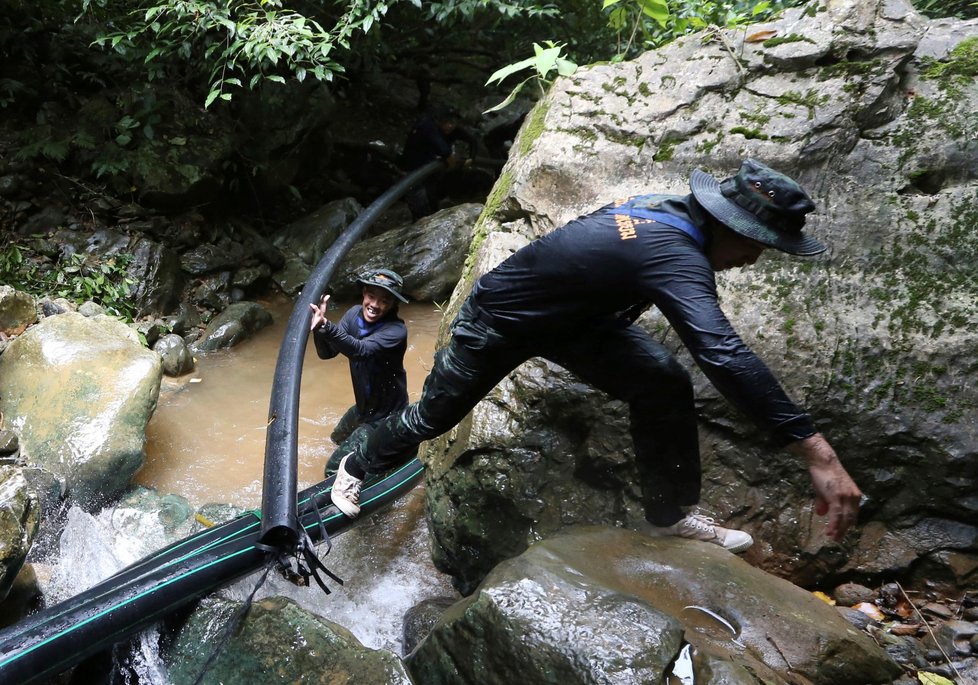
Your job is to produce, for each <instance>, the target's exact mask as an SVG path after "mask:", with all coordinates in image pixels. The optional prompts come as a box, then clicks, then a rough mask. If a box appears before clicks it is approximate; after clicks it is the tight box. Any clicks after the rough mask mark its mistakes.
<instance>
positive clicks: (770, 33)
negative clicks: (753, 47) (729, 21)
mask: <svg viewBox="0 0 978 685" xmlns="http://www.w3.org/2000/svg"><path fill="white" fill-rule="evenodd" d="M776 35H778V32H777V31H774V30H770V29H769V30H767V31H758V32H757V33H752V34H750V35H749V36H747V37H746V38H744V42H745V43H763V42H764V41H766V40H768V39H769V38H774V37H775V36H776Z"/></svg>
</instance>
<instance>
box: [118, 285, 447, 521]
mask: <svg viewBox="0 0 978 685" xmlns="http://www.w3.org/2000/svg"><path fill="white" fill-rule="evenodd" d="M262 304H263V305H264V306H265V307H266V308H267V309H268V310H269V311H270V312H271V313H272V316H273V318H274V323H273V324H272V325H271V326H269V327H267V328H265V329H263V330H261V331H259V332H258V334H256V335H255V336H254V337H253V338H251V339H249V340H247V341H245V342H244V343H241V344H239V345H237V346H235V347H233V348H231V349H229V350H219V351H215V352H209V353H206V354H202V355H199V356H198V359H197V366H196V369H195V371H194V372H193V373H191V374H187V375H185V376H183V377H181V378H177V379H171V378H164V380H163V385H162V387H161V389H160V400H159V404H158V406H157V409H156V411H155V412H154V414H153V417H152V419H151V420H150V422H149V425H148V426H147V429H146V462H145V463H144V465H143V468H142V469H140V471H139V472H138V473H137V474H136V478H135V480H136V483H137V484H139V485H144V486H147V487H152V488H155V489H157V490H158V491H160V492H162V493H176V494H179V495H182V496H184V497H186V498H187V499H188V500H190V502H191V504H193V505H194V506H197V507H199V506H201V505H203V504H207V503H209V502H227V503H231V504H235V505H238V506H242V507H247V508H258V507H260V506H261V490H262V474H263V471H264V459H265V435H266V421H267V418H268V403H269V397H270V393H271V386H272V378H273V376H274V372H275V364H276V362H277V359H278V351H279V346H280V345H281V342H282V339H283V336H284V333H285V328H286V324H287V323H288V319H289V316H290V315H291V313H292V302H291V300H289V299H288V298H285V297H281V298H275V299H273V300H269V301H262ZM352 304H353V302H349V301H348V302H343V303H338V304H337V305H336V306H335V307H334V308H331V309H330V313H329V318H330V320H332V321H334V322H336V321H339V319H340V317H341V316H342V315H343V313H344V312H346V310H347V309H348V308H349V307H350V306H351V305H352ZM400 316H401V318H402V319H404V321H405V323H406V324H407V327H408V351H407V354H406V355H405V358H404V366H405V368H406V369H407V379H408V393H409V399H410V400H411V401H414V400H416V399H417V398H418V397H419V396H420V393H421V387H422V384H423V382H424V378H425V376H426V375H427V373H428V370H429V369H430V368H431V363H432V355H433V354H434V349H435V339H436V337H437V334H438V326H439V324H440V321H441V312H440V311H439V310H438V308H437V307H435V305H433V304H426V303H411V304H407V305H401V308H400ZM352 404H353V388H352V386H351V384H350V369H349V365H348V363H347V361H346V358H345V357H342V356H340V357H337V358H335V359H331V360H325V361H324V360H321V359H319V358H318V357H317V356H316V350H315V347H314V346H313V344H312V339H311V338H310V339H309V341H308V345H307V348H306V354H305V359H304V362H303V369H302V381H301V385H300V402H299V432H298V478H299V488H300V489H302V488H304V487H307V486H309V485H313V484H314V483H317V482H319V481H320V480H322V478H323V466H324V464H325V463H326V460H327V459H328V458H329V455H330V454H331V453H332V451H333V449H334V447H335V445H334V444H333V442H332V441H331V440H330V439H329V435H330V433H331V432H332V430H333V426H334V425H335V424H336V422H337V421H338V420H339V418H340V417H341V416H342V415H343V413H344V412H345V411H346V410H347V409H348V408H349V407H350V405H352Z"/></svg>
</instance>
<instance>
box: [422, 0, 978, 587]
mask: <svg viewBox="0 0 978 685" xmlns="http://www.w3.org/2000/svg"><path fill="white" fill-rule="evenodd" d="M976 29H978V22H976V21H970V22H958V21H950V20H945V21H940V22H938V21H933V22H931V21H927V20H925V19H923V18H922V17H921V16H920V15H918V14H917V13H916V12H915V11H914V10H913V9H912V7H911V6H910V5H909V4H908V3H907V2H905V1H904V0H831V1H830V2H828V3H823V4H814V3H813V4H810V5H807V6H805V7H801V8H797V9H794V10H789V11H787V12H785V14H784V16H783V18H781V19H778V20H777V21H773V22H771V23H769V24H765V25H762V26H752V27H748V28H747V29H746V30H745V29H736V30H717V31H712V32H710V33H703V34H697V35H692V36H688V37H686V38H683V39H681V40H678V41H676V42H674V43H672V44H670V45H667V46H665V47H664V48H662V49H660V50H657V51H653V52H648V53H646V54H644V55H642V56H641V57H639V58H638V59H636V60H634V61H631V62H626V63H622V64H609V65H599V66H594V67H589V68H585V69H582V70H580V71H579V72H578V73H576V74H574V75H573V76H571V77H568V78H563V79H559V80H558V81H557V82H556V83H555V84H554V87H553V88H552V89H551V90H550V92H549V93H548V95H547V96H546V97H545V98H544V99H543V100H541V102H539V103H538V105H537V106H536V108H535V109H534V110H533V111H532V112H531V113H530V115H529V117H528V118H527V121H526V123H525V124H524V127H523V129H522V130H521V132H520V134H519V136H518V138H517V140H516V141H515V144H514V146H513V148H512V153H511V158H510V161H509V162H508V164H507V166H506V167H505V168H504V169H503V172H502V174H501V177H500V180H499V182H498V183H497V186H496V189H495V191H494V193H493V195H492V197H491V199H490V201H489V202H488V204H487V207H486V210H485V211H484V213H483V214H482V216H481V218H480V220H479V223H478V225H477V226H476V229H475V230H476V235H477V236H478V239H477V240H476V241H475V242H474V245H477V247H478V249H477V250H475V252H474V254H473V255H472V258H471V263H472V265H473V267H472V269H471V270H470V271H469V272H468V273H467V274H466V278H465V280H464V282H463V283H461V284H460V286H459V288H457V289H456V291H455V293H454V294H453V298H452V302H451V303H450V305H449V306H448V308H447V311H446V316H447V317H451V316H453V315H454V313H455V311H456V310H457V307H458V306H459V304H460V302H461V300H462V298H463V297H464V296H465V295H466V294H467V293H468V291H469V289H470V288H471V284H472V282H473V281H474V279H475V278H476V277H478V276H479V275H481V274H482V273H484V272H485V271H487V270H488V269H490V268H492V267H493V266H495V265H496V264H498V263H499V262H500V261H501V260H502V259H504V258H505V257H506V256H507V255H508V254H510V253H511V252H512V251H513V250H514V249H517V248H518V247H519V246H521V245H522V244H525V243H526V242H527V241H529V240H532V239H533V238H536V237H538V236H540V235H544V234H546V233H548V232H549V231H551V230H553V229H554V228H556V227H558V226H560V225H562V224H563V223H565V222H566V221H567V220H569V219H572V218H573V217H575V216H577V215H580V214H582V213H584V212H587V211H589V210H592V209H595V208H597V207H599V206H601V205H603V204H605V203H607V202H609V201H611V200H613V199H615V198H618V197H623V196H628V195H634V194H640V193H648V192H660V193H677V194H684V193H686V192H688V178H689V174H690V172H691V171H692V169H694V168H697V167H699V168H702V169H704V170H706V171H708V172H711V173H713V174H715V175H717V176H718V177H724V176H727V175H730V174H731V173H733V172H734V171H735V170H736V169H737V167H738V166H739V164H740V162H741V160H742V159H743V158H745V157H755V158H758V159H760V160H762V161H764V162H766V163H768V164H770V165H771V166H773V167H775V168H777V169H779V170H782V171H784V172H786V173H788V174H791V175H793V176H794V177H796V178H798V179H799V180H800V181H801V183H802V184H803V185H804V186H805V187H806V188H807V189H809V191H810V192H811V193H812V195H813V197H814V198H815V200H816V202H817V204H818V207H819V211H818V213H817V215H816V216H815V217H814V218H813V219H812V221H811V222H810V224H809V225H810V230H811V231H812V232H813V233H814V234H815V235H816V236H818V237H820V238H821V239H823V240H825V242H827V243H828V244H829V246H830V249H829V251H828V252H827V253H826V254H824V255H822V256H821V257H819V258H816V259H813V260H808V261H803V260H799V259H793V258H788V257H787V256H784V255H779V254H770V255H766V256H765V257H764V258H763V259H762V261H761V262H760V263H759V264H757V265H756V266H755V267H753V268H750V269H745V270H743V271H740V272H733V273H731V274H729V275H722V276H721V277H720V278H719V283H720V291H721V301H722V304H723V306H724V309H725V311H726V312H727V313H728V315H729V317H730V318H731V320H732V322H733V324H734V326H735V328H736V329H737V330H738V331H739V332H740V333H741V335H742V337H743V338H744V339H745V340H746V341H747V343H748V344H749V345H751V346H752V347H753V348H754V349H755V350H756V351H757V352H758V353H759V354H760V356H761V357H762V358H764V359H765V360H766V361H767V362H768V364H769V365H770V366H771V367H772V368H773V370H774V371H775V373H776V375H778V376H779V377H780V378H781V379H782V381H783V384H784V385H785V387H786V389H787V390H788V392H789V394H790V395H792V396H793V397H794V398H795V399H796V400H797V401H798V402H799V403H800V404H802V405H803V406H805V407H807V408H808V409H809V410H810V411H811V413H812V415H813V416H814V418H815V420H816V423H817V425H818V426H819V428H820V429H821V430H822V431H823V432H824V433H825V434H826V436H827V437H828V438H829V440H830V441H831V442H832V443H833V444H834V445H836V447H837V449H838V450H839V453H840V455H841V458H842V460H843V462H844V463H845V464H846V466H847V468H848V469H849V470H850V472H851V473H852V475H853V477H854V478H855V480H856V481H857V483H859V484H860V486H861V487H862V488H863V490H864V491H865V493H866V495H867V496H868V500H867V502H866V503H865V505H864V506H863V510H862V517H861V524H862V525H861V526H859V527H857V528H856V529H855V530H854V531H853V532H852V533H851V534H850V535H849V536H848V537H847V539H846V540H845V542H844V543H842V544H837V543H834V542H832V541H830V540H828V539H827V538H826V537H825V536H824V535H823V532H822V531H823V529H824V522H823V520H822V519H820V518H819V517H817V516H815V514H814V512H813V508H812V491H811V485H810V482H809V479H808V475H807V472H806V470H805V469H804V467H803V465H802V464H799V463H797V462H796V461H795V460H794V459H793V458H792V457H791V456H790V455H788V454H787V453H785V452H783V451H781V450H779V449H778V447H777V446H776V445H773V444H771V443H770V442H769V441H768V440H767V438H766V437H765V436H763V435H760V434H758V432H757V431H756V429H755V428H754V427H753V426H752V425H750V424H748V423H746V422H745V420H744V418H743V417H742V416H740V415H738V414H737V413H736V412H735V411H734V410H733V409H732V407H731V406H730V405H729V404H728V403H727V402H726V401H725V400H724V399H723V398H721V397H719V396H718V395H717V393H716V392H715V391H714V390H713V389H712V387H711V386H709V384H708V383H707V382H706V381H705V378H704V377H703V376H702V374H700V372H699V371H698V370H696V369H695V368H693V365H692V364H687V365H688V366H689V368H691V370H692V371H693V373H694V379H695V382H696V385H697V396H698V398H699V404H700V407H701V426H700V428H701V446H702V449H703V453H704V462H705V465H704V466H705V479H704V484H705V491H704V497H703V505H704V507H705V508H707V509H708V513H712V514H714V515H716V516H717V517H719V518H722V519H725V520H730V521H731V522H732V523H733V524H735V525H740V526H743V527H744V528H746V529H748V530H749V531H750V532H751V533H753V534H754V536H755V538H756V539H757V543H756V544H755V546H754V548H753V549H752V550H751V551H750V552H749V553H748V557H747V558H748V559H749V560H750V561H752V562H754V563H756V564H758V565H759V566H761V567H762V568H765V569H768V570H770V571H772V572H774V573H776V574H778V575H781V576H783V577H786V578H789V579H792V580H794V581H795V582H798V583H803V584H804V583H813V582H815V581H816V580H819V579H821V580H826V581H827V582H833V581H835V580H844V579H845V578H847V577H852V576H854V575H858V576H860V577H864V578H870V579H874V578H875V579H880V580H882V579H891V578H893V577H895V576H896V577H900V578H902V579H903V580H905V581H906V582H908V583H911V584H914V583H918V584H922V583H924V582H925V581H926V582H928V583H931V584H933V585H934V586H936V587H941V586H943V587H944V588H945V589H949V588H953V589H957V588H961V587H975V586H976V584H978V574H976V573H975V570H974V569H975V568H976V566H978V526H976V525H975V521H978V499H976V498H975V496H974V483H975V482H976V479H978V454H976V445H978V439H976V438H978V435H976V430H978V429H976V426H978V389H976V386H975V384H973V383H969V382H967V380H966V379H969V378H972V377H973V376H974V373H975V371H976V364H978V362H976V361H975V360H976V357H975V355H974V349H975V347H976V343H978V340H976V337H978V307H976V306H975V303H976V300H978V285H976V284H978V281H976V280H975V279H974V278H973V277H972V276H971V274H972V273H973V271H974V269H975V266H976V263H975V262H976V255H978V233H976V232H975V231H974V230H973V228H974V226H975V224H976V223H978V179H976V171H975V170H976V169H978V142H976V141H978V138H976V135H975V134H976V125H975V119H974V115H973V113H974V112H975V111H978V85H976V80H975V64H976V59H975V55H976V52H978V39H975V38H974V36H975V33H976ZM772 33H773V35H775V36H776V37H777V38H780V39H781V40H780V41H771V42H769V43H765V42H761V41H760V39H759V38H756V36H764V35H768V36H770V35H772ZM642 325H645V326H646V327H648V328H649V330H651V331H653V332H654V333H655V335H656V336H657V337H659V338H660V339H662V340H663V341H664V342H665V343H666V345H667V346H669V347H671V348H673V349H675V350H676V351H677V352H678V353H679V354H680V356H681V358H684V359H685V361H687V362H688V361H689V360H688V358H685V357H684V355H683V352H682V349H681V345H680V344H679V342H678V340H677V339H676V337H675V335H674V334H673V333H672V332H671V330H670V329H669V328H668V326H666V324H665V322H664V321H662V320H661V318H657V317H656V316H648V317H646V318H645V319H643V320H642ZM650 391H652V392H654V389H650ZM423 459H424V460H425V462H426V464H427V465H428V466H429V469H428V476H427V477H428V481H427V487H426V496H427V497H428V500H429V508H430V510H431V512H432V520H431V532H432V536H433V539H434V541H435V543H436V544H435V546H434V555H435V559H436V562H437V563H438V565H439V567H440V568H442V569H443V570H446V571H448V572H450V573H452V574H453V575H454V576H455V578H456V584H457V586H458V587H459V588H460V589H462V590H463V591H471V590H472V589H473V588H474V586H475V584H477V583H478V582H479V581H480V580H481V579H482V578H483V577H484V576H485V574H486V573H488V571H489V570H490V569H491V568H492V566H493V565H494V564H495V563H496V562H498V561H500V560H501V559H505V558H508V557H511V556H513V555H515V554H518V553H519V552H520V551H522V550H523V549H525V548H526V546H527V545H528V544H530V542H532V541H534V540H536V539H539V537H540V536H542V535H547V534H549V533H553V532H555V531H557V530H559V529H560V528H561V527H562V526H565V525H568V524H573V523H581V522H608V523H619V524H625V525H631V524H633V523H635V522H636V521H638V520H639V519H640V518H641V510H640V507H639V506H638V500H637V492H636V489H637V488H636V485H635V484H636V482H637V479H636V477H635V473H634V466H633V462H632V453H631V445H630V440H629V438H628V435H627V413H626V408H625V407H624V406H622V405H621V404H620V403H617V402H612V401H609V399H608V398H607V396H605V395H602V394H601V393H598V392H595V391H593V390H591V389H590V388H588V386H585V385H583V384H581V383H579V382H577V380H576V379H574V378H573V377H571V376H569V375H568V374H565V373H563V372H561V371H560V370H559V369H557V368H556V367H552V366H550V365H546V364H543V363H542V362H539V361H533V362H531V363H529V364H526V365H524V366H523V367H521V369H520V370H518V371H517V372H516V373H514V374H512V375H511V376H510V377H509V378H508V379H507V380H505V381H504V382H503V383H501V384H500V385H499V386H498V387H497V388H496V389H495V391H494V392H493V393H492V394H491V395H490V397H489V398H488V400H487V401H485V402H483V403H481V404H480V405H479V407H477V409H476V410H475V411H474V412H472V414H471V415H470V416H469V417H468V418H467V419H466V420H465V421H464V422H463V423H462V424H461V425H460V426H459V427H458V428H457V429H455V430H453V431H452V432H450V433H449V434H448V435H446V436H444V437H442V438H441V439H439V440H435V441H432V442H430V443H428V447H427V449H426V451H425V452H424V453H423ZM489 522H491V523H489ZM473 549H478V550H480V553H479V554H478V555H474V554H472V550H473Z"/></svg>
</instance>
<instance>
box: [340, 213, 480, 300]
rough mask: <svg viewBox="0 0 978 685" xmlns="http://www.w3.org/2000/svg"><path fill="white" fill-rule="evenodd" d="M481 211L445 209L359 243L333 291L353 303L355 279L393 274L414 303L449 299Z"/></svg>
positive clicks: (357, 288)
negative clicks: (380, 271) (376, 272)
mask: <svg viewBox="0 0 978 685" xmlns="http://www.w3.org/2000/svg"><path fill="white" fill-rule="evenodd" d="M481 212H482V205H480V204H474V203H464V204H460V205H455V206H453V207H448V208H446V209H443V210H441V211H439V212H436V213H434V214H432V215H431V216H427V217H424V218H423V219H419V220H418V221H417V222H415V223H412V224H405V225H403V226H400V227H398V228H394V229H392V230H389V231H385V232H384V233H381V234H380V235H378V236H374V237H371V238H367V239H365V240H361V241H360V242H358V243H357V244H356V245H354V247H353V248H352V249H351V250H350V252H349V254H348V255H347V256H346V257H345V258H344V259H343V261H342V262H340V266H339V268H338V269H337V271H336V276H335V277H334V279H333V287H334V291H335V293H336V295H337V296H338V297H340V298H356V297H357V296H358V295H359V292H360V286H359V285H357V283H356V279H357V277H358V276H359V275H360V274H361V273H363V272H364V271H366V270H368V269H393V270H394V271H395V272H397V273H398V274H399V275H400V276H401V278H403V279H404V293H405V294H406V295H407V296H408V297H410V298H411V299H412V300H418V301H423V302H441V301H444V300H446V299H448V297H449V296H450V295H451V294H452V291H453V290H454V289H455V286H456V285H457V284H458V281H459V278H461V276H462V271H463V268H464V267H465V259H466V257H467V256H468V251H469V245H470V244H471V242H472V237H473V230H474V229H475V223H476V220H477V219H478V218H479V214H480V213H481Z"/></svg>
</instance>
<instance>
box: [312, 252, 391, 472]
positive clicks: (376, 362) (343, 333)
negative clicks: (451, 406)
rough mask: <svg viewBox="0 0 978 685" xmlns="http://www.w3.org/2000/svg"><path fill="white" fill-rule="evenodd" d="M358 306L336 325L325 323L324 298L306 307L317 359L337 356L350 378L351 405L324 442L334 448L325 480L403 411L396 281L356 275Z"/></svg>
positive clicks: (378, 273) (386, 274)
mask: <svg viewBox="0 0 978 685" xmlns="http://www.w3.org/2000/svg"><path fill="white" fill-rule="evenodd" d="M357 283H359V284H360V285H361V286H363V288H362V296H363V300H362V302H361V303H360V304H358V305H354V306H353V307H351V308H350V309H349V310H347V312H346V314H344V315H343V318H341V319H340V322H339V324H334V323H332V322H331V321H329V319H327V318H326V309H327V305H328V303H329V295H323V297H322V299H321V300H320V303H319V305H315V304H310V305H309V307H310V308H311V309H312V321H311V323H310V328H309V330H310V331H311V332H312V336H313V342H314V343H315V345H316V353H317V354H318V355H319V358H320V359H332V358H333V357H335V356H337V355H339V354H342V355H343V356H345V357H347V358H348V359H349V360H350V378H351V380H352V381H353V396H354V398H355V400H356V404H354V405H353V406H352V407H350V408H349V409H348V410H347V412H346V413H345V414H344V415H343V417H342V418H341V419H340V420H339V422H338V423H337V424H336V428H335V429H334V430H333V433H332V435H331V436H330V437H331V438H332V440H333V442H335V443H337V444H338V445H339V447H338V448H337V449H336V450H335V451H334V452H333V454H332V456H330V458H329V460H328V461H327V463H326V469H325V471H326V475H329V474H330V473H332V472H334V471H336V469H337V467H338V466H339V463H340V459H341V458H342V457H343V455H346V454H349V453H350V452H352V451H353V450H354V448H355V447H356V446H357V445H362V444H363V443H364V442H365V441H366V439H367V437H368V436H369V435H370V433H371V432H372V431H373V430H374V428H375V427H376V426H377V424H378V423H379V422H380V421H381V420H383V419H384V418H386V417H387V416H389V415H390V414H392V413H395V412H399V411H401V410H402V409H404V408H405V407H406V406H407V403H408V394H407V373H406V372H405V370H404V353H405V352H406V351H407V326H405V325H404V321H402V320H401V319H400V318H398V316H397V307H398V303H399V302H407V299H406V298H405V297H404V295H403V294H402V292H401V290H402V288H403V286H404V283H403V281H402V280H401V277H400V276H399V275H397V274H396V273H394V272H393V271H389V270H387V269H377V270H374V271H368V272H366V273H364V274H362V275H361V276H360V277H359V278H358V279H357Z"/></svg>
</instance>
